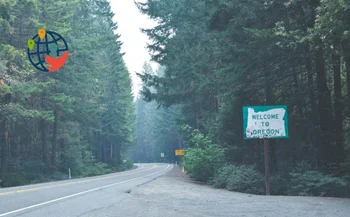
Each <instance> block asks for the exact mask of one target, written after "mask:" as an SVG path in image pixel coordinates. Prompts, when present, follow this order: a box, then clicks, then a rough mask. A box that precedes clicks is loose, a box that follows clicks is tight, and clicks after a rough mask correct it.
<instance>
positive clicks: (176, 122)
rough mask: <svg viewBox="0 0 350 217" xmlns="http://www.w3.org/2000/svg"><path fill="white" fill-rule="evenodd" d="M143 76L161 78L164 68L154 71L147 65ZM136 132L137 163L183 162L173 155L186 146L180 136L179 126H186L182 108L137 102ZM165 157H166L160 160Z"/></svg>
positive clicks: (135, 155)
mask: <svg viewBox="0 0 350 217" xmlns="http://www.w3.org/2000/svg"><path fill="white" fill-rule="evenodd" d="M142 74H143V75H146V74H152V75H158V76H162V75H163V74H164V68H163V67H160V68H159V69H157V70H153V69H152V67H151V65H150V64H148V63H145V64H144V66H143V70H142ZM136 113H137V118H136V130H137V141H136V145H135V146H133V148H132V158H133V161H134V162H135V163H136V162H169V163H176V161H180V160H181V159H180V158H179V157H176V156H175V155H174V153H175V150H176V149H180V148H182V147H183V146H184V145H185V144H183V143H184V141H183V138H182V133H181V132H180V127H179V126H180V125H181V124H184V123H185V122H184V120H183V118H182V114H181V108H180V107H179V106H177V105H174V106H172V107H168V108H165V107H159V105H158V104H157V103H156V102H149V103H146V102H145V101H144V100H142V98H140V97H139V98H137V100H136ZM161 153H164V156H163V157H162V156H161Z"/></svg>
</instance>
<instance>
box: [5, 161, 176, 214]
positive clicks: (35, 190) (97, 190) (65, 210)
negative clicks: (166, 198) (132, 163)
mask: <svg viewBox="0 0 350 217" xmlns="http://www.w3.org/2000/svg"><path fill="white" fill-rule="evenodd" d="M172 168H173V166H172V165H168V164H138V168H137V169H134V170H130V171H125V172H121V173H114V174H109V175H104V176H95V177H90V178H83V179H73V180H66V181H59V182H50V183H43V184H35V185H27V186H21V187H13V188H4V189H0V217H1V216H9V217H12V216H23V217H40V216H43V217H46V216H53V217H55V216H57V217H62V216H73V217H74V216H82V215H84V214H86V213H89V212H91V211H95V210H98V209H103V208H106V207H109V206H114V205H116V204H118V202H120V201H122V200H124V199H125V198H126V197H127V196H128V194H127V193H126V192H128V191H129V190H131V189H133V188H135V187H137V186H139V185H141V184H143V183H146V182H149V181H151V180H153V179H154V178H156V177H158V176H160V175H162V174H164V173H166V172H167V171H169V170H171V169H172Z"/></svg>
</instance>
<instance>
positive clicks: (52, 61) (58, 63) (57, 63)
mask: <svg viewBox="0 0 350 217" xmlns="http://www.w3.org/2000/svg"><path fill="white" fill-rule="evenodd" d="M68 54H69V52H68V51H66V52H64V53H63V54H62V55H61V56H59V57H58V58H55V57H51V56H49V55H46V56H45V60H46V62H47V63H48V64H49V65H48V66H47V67H46V68H47V69H48V70H49V71H50V72H54V71H57V70H59V69H60V68H61V67H62V66H63V65H64V64H65V63H66V61H67V58H68Z"/></svg>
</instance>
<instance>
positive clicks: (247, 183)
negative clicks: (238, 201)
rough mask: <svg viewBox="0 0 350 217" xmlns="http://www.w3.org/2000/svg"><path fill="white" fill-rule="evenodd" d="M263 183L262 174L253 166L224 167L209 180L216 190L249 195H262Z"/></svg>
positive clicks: (263, 190)
mask: <svg viewBox="0 0 350 217" xmlns="http://www.w3.org/2000/svg"><path fill="white" fill-rule="evenodd" d="M264 183H265V182H264V176H263V174H261V173H260V172H259V171H257V170H256V168H255V167H254V166H248V165H241V166H234V165H226V166H224V167H222V168H221V169H219V170H218V171H217V172H216V173H215V175H214V178H213V179H212V180H211V184H212V185H213V186H214V187H216V188H226V189H227V190H229V191H238V192H243V193H251V194H263V193H264V192H265V188H264V186H265V185H264Z"/></svg>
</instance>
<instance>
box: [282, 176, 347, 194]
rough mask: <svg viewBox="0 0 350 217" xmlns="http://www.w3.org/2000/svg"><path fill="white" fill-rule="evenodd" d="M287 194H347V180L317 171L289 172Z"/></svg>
mask: <svg viewBox="0 0 350 217" xmlns="http://www.w3.org/2000/svg"><path fill="white" fill-rule="evenodd" d="M290 175H291V179H290V187H289V190H288V194H289V195H299V196H347V195H346V194H347V193H348V191H347V190H348V189H347V184H348V183H347V181H346V180H345V179H343V178H337V177H332V176H329V175H325V174H323V173H321V172H319V171H312V170H311V171H305V172H294V173H290Z"/></svg>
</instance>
